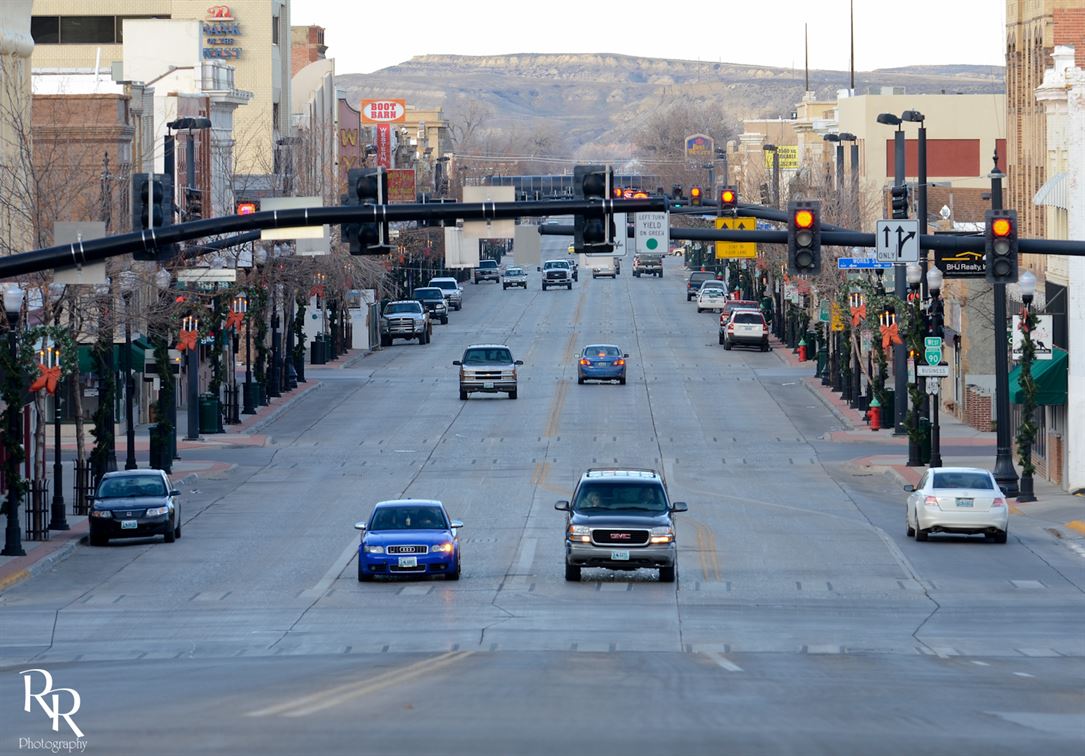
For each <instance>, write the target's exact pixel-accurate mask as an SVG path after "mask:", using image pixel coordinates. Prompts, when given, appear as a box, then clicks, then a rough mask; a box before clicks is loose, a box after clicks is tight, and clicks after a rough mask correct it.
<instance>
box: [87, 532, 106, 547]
mask: <svg viewBox="0 0 1085 756" xmlns="http://www.w3.org/2000/svg"><path fill="white" fill-rule="evenodd" d="M90 545H91V546H108V545H109V537H108V536H104V535H102V534H101V533H91V534H90Z"/></svg>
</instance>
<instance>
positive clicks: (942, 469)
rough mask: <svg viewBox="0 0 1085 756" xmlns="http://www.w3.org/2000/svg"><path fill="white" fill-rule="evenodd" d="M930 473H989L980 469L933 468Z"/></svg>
mask: <svg viewBox="0 0 1085 756" xmlns="http://www.w3.org/2000/svg"><path fill="white" fill-rule="evenodd" d="M932 472H938V473H943V472H948V473H959V472H968V473H988V472H990V470H984V469H983V468H982V467H935V468H934V469H933V470H932Z"/></svg>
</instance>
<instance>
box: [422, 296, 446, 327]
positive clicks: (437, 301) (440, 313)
mask: <svg viewBox="0 0 1085 756" xmlns="http://www.w3.org/2000/svg"><path fill="white" fill-rule="evenodd" d="M414 298H415V299H417V300H418V301H419V302H421V303H422V306H423V307H425V308H426V311H427V312H429V314H430V317H431V318H436V319H437V320H439V321H441V325H448V302H447V301H445V293H444V291H442V290H441V289H439V288H437V287H436V286H423V287H422V288H419V289H415V290H414Z"/></svg>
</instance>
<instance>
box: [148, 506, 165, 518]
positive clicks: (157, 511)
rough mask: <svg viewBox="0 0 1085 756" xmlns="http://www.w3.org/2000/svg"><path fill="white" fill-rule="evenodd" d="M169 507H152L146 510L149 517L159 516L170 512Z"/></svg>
mask: <svg viewBox="0 0 1085 756" xmlns="http://www.w3.org/2000/svg"><path fill="white" fill-rule="evenodd" d="M169 513H170V508H169V507H152V508H151V509H148V510H147V512H146V515H147V517H158V516H159V515H164V514H169Z"/></svg>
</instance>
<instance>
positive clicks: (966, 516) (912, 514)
mask: <svg viewBox="0 0 1085 756" xmlns="http://www.w3.org/2000/svg"><path fill="white" fill-rule="evenodd" d="M904 490H905V491H907V492H908V500H907V503H906V504H905V513H904V518H905V520H906V521H907V526H908V535H909V536H915V539H916V540H917V541H926V540H927V536H928V535H930V534H931V533H965V534H979V533H982V534H983V535H984V536H985V537H986V538H987V539H988V540H989V541H994V542H995V543H1006V539H1007V537H1008V534H1009V528H1010V512H1009V506H1007V503H1006V494H1004V493H1002V489H1000V488H999V487H998V483H997V482H996V481H995V478H994V476H993V475H992V474H991V473H990V472H989V471H988V470H983V469H980V468H975V467H936V468H934V469H931V470H927V472H926V473H925V474H924V475H923V478H922V479H921V480H920V481H919V485H918V486H915V487H914V488H913V487H912V486H905V487H904Z"/></svg>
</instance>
